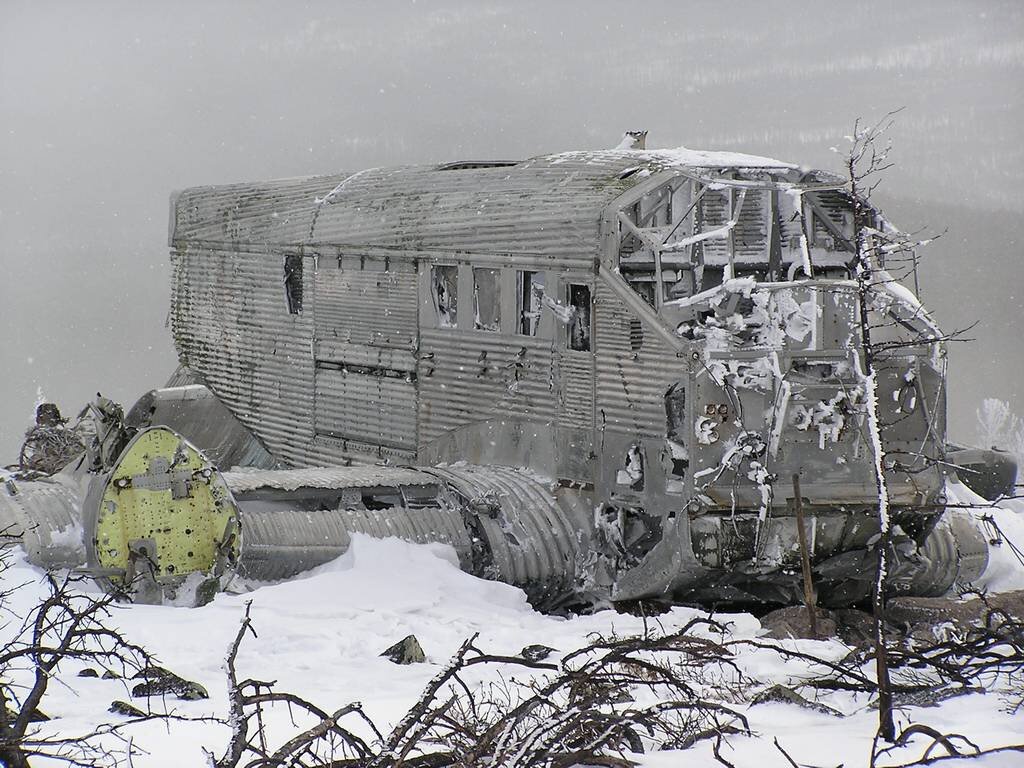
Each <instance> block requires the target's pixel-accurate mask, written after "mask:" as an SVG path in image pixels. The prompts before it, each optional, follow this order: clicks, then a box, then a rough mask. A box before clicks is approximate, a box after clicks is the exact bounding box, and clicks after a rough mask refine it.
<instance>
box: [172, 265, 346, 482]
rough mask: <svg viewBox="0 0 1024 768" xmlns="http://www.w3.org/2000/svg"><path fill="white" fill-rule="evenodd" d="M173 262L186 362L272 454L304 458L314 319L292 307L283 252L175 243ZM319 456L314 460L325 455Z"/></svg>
mask: <svg viewBox="0 0 1024 768" xmlns="http://www.w3.org/2000/svg"><path fill="white" fill-rule="evenodd" d="M308 261H310V260H307V262H308ZM172 262H173V266H174V283H173V289H172V304H171V306H172V311H171V327H172V331H173V334H174V338H175V342H176V345H177V347H178V351H179V355H180V356H181V358H182V362H183V363H184V364H186V365H188V366H189V368H191V369H192V370H193V371H194V372H196V373H198V374H199V375H200V376H201V377H202V379H203V380H204V382H205V383H206V384H207V385H208V386H209V387H210V388H211V389H212V390H213V391H214V392H215V393H216V394H217V396H218V397H219V398H220V399H221V400H222V401H223V402H224V404H225V405H227V406H228V408H229V409H231V411H232V412H233V413H234V414H235V415H236V416H237V417H238V419H239V420H240V421H241V422H242V423H243V424H244V425H245V426H247V427H248V428H249V429H251V430H252V431H253V432H254V433H255V434H257V435H258V436H259V437H260V438H262V439H263V441H264V443H265V444H266V446H267V448H268V449H269V450H270V451H271V453H273V454H274V455H275V457H277V458H280V459H282V460H284V461H285V462H287V463H289V464H304V463H307V458H308V457H309V453H308V452H309V450H310V448H311V447H312V446H310V438H311V437H312V435H313V424H312V414H313V358H312V354H311V351H310V348H311V345H312V338H313V322H312V320H313V318H312V312H305V311H304V312H302V313H300V314H289V312H288V307H287V303H286V301H285V293H284V285H283V278H284V262H283V256H282V255H280V254H277V253H259V252H249V251H246V252H242V251H213V250H207V249H203V248H196V247H189V248H186V249H184V250H180V249H179V250H176V251H175V252H174V253H173V255H172ZM311 266H312V264H311V263H307V264H306V265H305V268H304V270H303V281H304V282H303V287H304V294H305V295H306V296H311V295H312V283H313V281H312V273H313V270H312V269H310V268H309V267H311ZM339 454H340V452H339ZM317 458H320V459H321V460H320V461H319V462H313V463H325V460H326V459H327V458H328V457H326V456H321V457H317Z"/></svg>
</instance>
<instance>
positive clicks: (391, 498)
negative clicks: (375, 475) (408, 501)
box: [362, 488, 402, 510]
mask: <svg viewBox="0 0 1024 768" xmlns="http://www.w3.org/2000/svg"><path fill="white" fill-rule="evenodd" d="M362 496H363V498H362V501H363V506H364V507H366V509H368V510H381V509H391V508H393V507H401V506H402V493H401V491H400V490H399V489H398V488H388V489H381V490H377V491H363V494H362Z"/></svg>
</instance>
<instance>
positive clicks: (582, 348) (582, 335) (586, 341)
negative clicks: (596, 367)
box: [569, 283, 590, 352]
mask: <svg viewBox="0 0 1024 768" xmlns="http://www.w3.org/2000/svg"><path fill="white" fill-rule="evenodd" d="M569 307H570V308H571V310H572V314H571V319H570V320H569V349H575V350H577V351H579V352H589V351H590V286H589V285H581V284H579V283H570V284H569Z"/></svg>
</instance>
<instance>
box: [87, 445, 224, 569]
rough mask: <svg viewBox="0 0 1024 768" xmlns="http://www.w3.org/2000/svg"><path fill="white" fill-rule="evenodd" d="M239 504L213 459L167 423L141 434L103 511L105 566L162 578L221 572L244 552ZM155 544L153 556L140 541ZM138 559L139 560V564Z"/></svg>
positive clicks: (100, 548) (100, 539)
mask: <svg viewBox="0 0 1024 768" xmlns="http://www.w3.org/2000/svg"><path fill="white" fill-rule="evenodd" d="M238 531H239V527H238V509H237V507H236V506H235V502H234V499H233V498H232V496H231V493H230V491H229V490H228V488H227V486H226V485H225V484H224V481H223V479H222V478H221V476H220V474H219V473H218V472H217V471H216V469H215V468H214V467H213V465H212V464H210V462H209V461H208V460H207V459H206V458H205V457H204V456H203V455H202V454H201V453H200V452H199V451H198V450H196V449H195V448H194V447H193V446H192V445H191V444H190V443H189V442H188V441H186V440H185V439H184V438H182V437H181V436H180V435H178V434H176V433H175V432H173V431H171V430H169V429H167V428H165V427H153V428H151V429H147V430H144V431H143V432H140V433H139V434H138V435H136V437H135V438H134V439H133V440H132V442H131V443H129V445H128V447H127V448H126V449H125V451H124V453H123V454H122V455H121V458H120V460H119V462H118V464H117V466H116V467H115V468H114V470H113V472H112V473H111V475H110V477H109V479H108V480H107V484H106V487H105V488H104V492H103V496H102V500H101V501H100V505H99V510H98V512H97V522H96V555H97V559H98V561H99V565H100V566H101V567H102V568H110V569H121V570H123V571H124V572H125V573H126V574H134V573H142V572H149V570H148V569H149V568H152V569H153V570H152V575H153V576H154V577H155V579H156V580H157V581H158V582H160V583H175V582H177V581H180V580H181V579H182V578H183V577H185V576H187V575H188V574H190V573H217V572H219V571H220V570H222V569H223V567H224V565H225V564H226V563H228V562H234V560H236V559H237V556H238V549H239V536H238ZM146 540H148V541H149V542H152V545H151V546H149V547H147V550H146V553H145V555H143V556H142V557H140V556H139V554H138V552H139V550H140V547H138V546H136V547H135V549H136V553H135V554H134V555H133V553H132V551H131V550H132V542H139V541H146ZM133 558H134V562H133Z"/></svg>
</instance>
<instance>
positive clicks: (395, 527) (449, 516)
mask: <svg viewBox="0 0 1024 768" xmlns="http://www.w3.org/2000/svg"><path fill="white" fill-rule="evenodd" d="M239 506H240V507H241V509H242V530H243V536H242V551H241V555H240V557H239V573H240V574H241V575H242V576H244V577H246V578H250V579H256V580H258V581H277V580H279V579H287V578H291V577H292V576H296V575H298V574H300V573H302V572H303V571H307V570H309V569H310V568H315V567H317V566H318V565H323V564H324V563H327V562H329V561H331V560H333V559H335V558H336V557H339V556H340V555H342V554H344V553H345V551H346V550H347V549H348V547H349V545H350V543H351V541H352V534H354V533H365V534H367V535H368V536H373V537H374V538H386V537H389V536H393V537H395V538H399V539H404V540H406V541H413V542H417V543H420V544H426V543H431V542H439V543H442V544H448V545H450V546H452V547H453V548H454V549H455V551H456V553H457V554H458V556H459V561H460V563H461V562H467V560H468V557H469V550H470V536H469V532H468V531H467V530H466V527H465V525H464V524H463V522H462V515H461V513H460V512H459V511H458V510H449V509H445V508H441V507H425V508H417V509H407V508H404V507H392V508H389V509H377V510H370V509H344V508H339V509H328V510H303V509H296V508H295V505H294V503H293V502H290V501H288V500H281V501H256V500H251V501H242V502H239Z"/></svg>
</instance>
